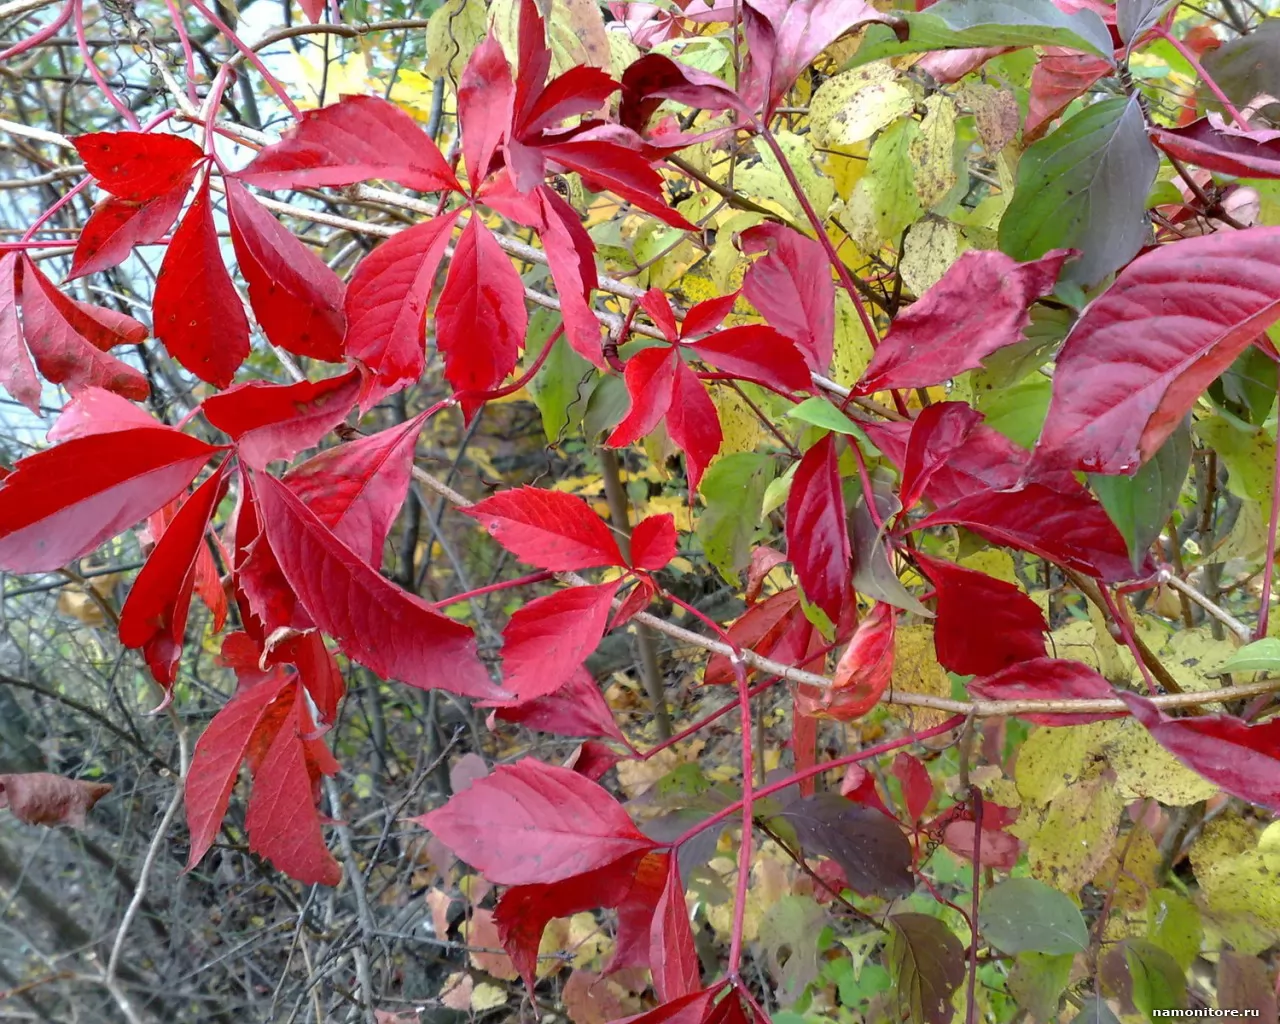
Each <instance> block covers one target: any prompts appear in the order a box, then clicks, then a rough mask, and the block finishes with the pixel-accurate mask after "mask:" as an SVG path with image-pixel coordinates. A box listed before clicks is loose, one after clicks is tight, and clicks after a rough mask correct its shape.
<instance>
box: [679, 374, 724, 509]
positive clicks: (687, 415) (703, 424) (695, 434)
mask: <svg viewBox="0 0 1280 1024" xmlns="http://www.w3.org/2000/svg"><path fill="white" fill-rule="evenodd" d="M673 351H675V353H676V354H675V360H676V375H675V380H674V381H673V382H672V385H671V405H670V407H669V408H668V409H667V433H668V434H669V435H670V436H671V440H672V441H673V442H674V443H675V445H676V447H677V448H679V449H681V450H682V451H683V452H684V461H685V472H686V474H687V475H688V477H689V493H690V494H691V495H692V493H693V492H694V491H696V490H697V489H698V482H699V481H700V480H701V479H702V474H703V471H704V470H706V468H707V466H708V465H710V463H711V460H712V459H714V458H715V457H716V455H717V454H719V452H720V443H721V442H722V441H723V440H724V434H723V433H722V432H721V430H720V417H719V415H718V414H717V413H716V406H715V403H714V402H712V401H711V396H710V395H708V394H707V389H706V388H705V387H704V386H703V384H702V381H700V380H698V375H697V374H696V373H694V372H693V371H692V370H691V369H689V367H688V366H687V365H686V364H685V362H684V360H682V359H681V358H680V354H679V351H678V350H673Z"/></svg>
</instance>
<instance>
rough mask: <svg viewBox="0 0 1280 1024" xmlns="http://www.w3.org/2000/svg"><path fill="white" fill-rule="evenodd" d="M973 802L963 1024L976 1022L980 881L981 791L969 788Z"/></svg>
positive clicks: (976, 1023)
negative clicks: (971, 867)
mask: <svg viewBox="0 0 1280 1024" xmlns="http://www.w3.org/2000/svg"><path fill="white" fill-rule="evenodd" d="M969 799H970V800H971V801H972V802H973V885H972V889H973V892H972V894H971V895H972V897H973V902H972V904H971V909H970V911H969V935H970V938H971V941H970V943H969V991H968V993H967V995H966V996H965V1012H964V1024H978V1001H977V996H978V894H979V891H980V883H981V881H982V791H981V790H979V789H978V787H977V786H971V787H970V788H969Z"/></svg>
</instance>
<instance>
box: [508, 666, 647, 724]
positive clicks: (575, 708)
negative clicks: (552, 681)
mask: <svg viewBox="0 0 1280 1024" xmlns="http://www.w3.org/2000/svg"><path fill="white" fill-rule="evenodd" d="M494 717H495V718H498V719H500V720H502V721H504V722H516V723H518V724H520V725H523V726H525V727H526V728H528V729H537V730H538V731H539V732H550V733H554V734H556V735H557V736H603V737H605V738H606V739H611V740H617V741H618V742H619V743H625V742H626V740H625V739H624V738H623V735H622V731H621V730H620V729H619V728H618V724H617V722H615V721H614V718H613V712H612V711H610V710H609V705H608V704H606V703H605V702H604V697H603V696H602V695H601V693H600V687H599V686H598V685H596V681H595V680H594V679H593V678H591V673H590V672H588V671H587V670H586V669H585V668H582V667H581V666H579V668H578V669H577V670H576V671H575V672H574V673H573V674H572V675H570V676H569V678H568V679H567V680H566V681H565V682H564V683H562V684H561V685H560V687H559V688H558V689H556V690H555V691H554V692H553V693H549V694H547V695H546V696H545V697H535V698H534V699H533V700H528V701H523V702H521V703H520V704H504V705H500V706H499V707H497V708H495V709H494Z"/></svg>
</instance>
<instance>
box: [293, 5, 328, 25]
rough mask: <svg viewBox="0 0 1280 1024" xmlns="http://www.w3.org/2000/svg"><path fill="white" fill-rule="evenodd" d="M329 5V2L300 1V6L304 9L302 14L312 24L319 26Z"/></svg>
mask: <svg viewBox="0 0 1280 1024" xmlns="http://www.w3.org/2000/svg"><path fill="white" fill-rule="evenodd" d="M327 5H328V0H298V6H299V7H301V8H302V13H303V14H305V15H306V16H307V18H308V19H309V20H310V21H311V23H312V24H313V25H314V24H317V23H319V21H320V19H321V18H323V17H324V9H325V7H326V6H327Z"/></svg>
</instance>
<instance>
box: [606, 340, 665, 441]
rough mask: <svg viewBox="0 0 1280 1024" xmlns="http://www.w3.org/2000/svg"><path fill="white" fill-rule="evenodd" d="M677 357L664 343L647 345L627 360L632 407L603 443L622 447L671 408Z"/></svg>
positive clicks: (647, 428) (626, 377)
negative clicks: (653, 345)
mask: <svg viewBox="0 0 1280 1024" xmlns="http://www.w3.org/2000/svg"><path fill="white" fill-rule="evenodd" d="M680 365H681V364H680V356H679V354H678V353H677V352H676V350H675V348H674V347H669V346H666V345H662V346H659V347H658V348H646V349H644V350H642V351H640V352H637V353H636V354H635V355H633V356H632V357H631V358H630V359H628V360H627V366H626V369H625V370H624V372H623V378H624V379H625V380H626V382H627V395H628V396H629V397H630V398H631V408H630V410H628V412H627V415H626V416H624V417H623V418H622V422H621V423H619V424H618V425H617V426H616V427H614V428H613V433H612V434H610V435H609V439H608V440H607V441H606V442H605V444H607V445H608V446H609V447H610V448H623V447H625V446H626V445H629V444H633V443H635V442H636V441H638V440H639V439H640V438H642V437H644V436H645V434H648V433H651V432H652V431H653V429H654V428H655V427H656V426H657V425H658V422H659V421H660V420H661V419H662V417H663V416H665V415H666V413H667V410H668V409H669V408H670V407H671V393H672V389H673V388H674V387H675V378H676V371H677V369H679V367H680Z"/></svg>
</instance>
